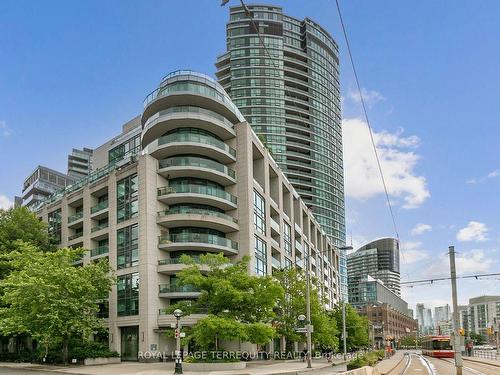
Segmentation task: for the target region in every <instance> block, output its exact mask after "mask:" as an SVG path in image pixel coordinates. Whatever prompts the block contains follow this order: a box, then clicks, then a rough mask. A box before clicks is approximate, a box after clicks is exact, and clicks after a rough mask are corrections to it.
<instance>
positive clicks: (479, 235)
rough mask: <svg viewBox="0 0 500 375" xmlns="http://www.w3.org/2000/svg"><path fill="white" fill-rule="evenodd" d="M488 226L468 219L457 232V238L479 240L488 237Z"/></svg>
mask: <svg viewBox="0 0 500 375" xmlns="http://www.w3.org/2000/svg"><path fill="white" fill-rule="evenodd" d="M488 230H489V229H488V227H487V226H486V224H484V223H480V222H478V221H469V224H467V226H466V227H464V228H462V229H460V230H459V231H458V233H457V240H459V241H462V242H465V241H475V242H481V241H486V240H487V239H488V237H487V234H488Z"/></svg>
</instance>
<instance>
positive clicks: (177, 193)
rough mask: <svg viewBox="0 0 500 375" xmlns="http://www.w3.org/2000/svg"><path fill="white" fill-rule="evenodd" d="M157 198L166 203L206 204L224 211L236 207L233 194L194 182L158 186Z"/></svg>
mask: <svg viewBox="0 0 500 375" xmlns="http://www.w3.org/2000/svg"><path fill="white" fill-rule="evenodd" d="M158 200H160V201H161V202H163V203H166V204H168V205H172V204H177V203H195V204H206V205H209V206H214V207H217V208H220V209H222V210H225V211H228V210H234V209H235V208H236V207H237V199H236V197H235V196H234V195H232V194H229V193H228V192H226V191H224V190H218V189H214V188H212V187H209V186H203V185H194V184H187V185H182V186H176V187H172V186H164V187H161V188H158Z"/></svg>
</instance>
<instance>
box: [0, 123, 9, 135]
mask: <svg viewBox="0 0 500 375" xmlns="http://www.w3.org/2000/svg"><path fill="white" fill-rule="evenodd" d="M11 134H12V130H11V129H10V128H9V127H8V126H7V122H6V121H4V120H0V135H2V136H4V137H8V136H9V135H11Z"/></svg>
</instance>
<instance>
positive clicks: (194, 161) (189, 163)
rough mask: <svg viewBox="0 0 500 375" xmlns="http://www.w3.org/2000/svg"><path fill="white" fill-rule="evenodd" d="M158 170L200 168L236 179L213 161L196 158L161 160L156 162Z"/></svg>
mask: <svg viewBox="0 0 500 375" xmlns="http://www.w3.org/2000/svg"><path fill="white" fill-rule="evenodd" d="M158 165H159V167H160V169H162V168H169V167H201V168H208V169H213V170H215V171H218V172H222V173H224V174H226V175H228V176H229V177H231V178H236V173H235V171H233V170H232V169H230V168H228V167H226V166H225V165H224V164H221V163H219V162H216V161H215V160H210V159H205V158H199V157H197V156H174V157H172V158H168V159H163V160H160V161H159V162H158Z"/></svg>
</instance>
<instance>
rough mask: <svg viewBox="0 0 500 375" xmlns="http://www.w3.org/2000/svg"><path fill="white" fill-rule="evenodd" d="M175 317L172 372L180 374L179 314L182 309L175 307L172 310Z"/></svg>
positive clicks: (180, 314)
mask: <svg viewBox="0 0 500 375" xmlns="http://www.w3.org/2000/svg"><path fill="white" fill-rule="evenodd" d="M174 316H175V319H176V325H175V370H174V374H182V358H181V324H180V321H181V316H182V310H180V309H176V310H175V311H174Z"/></svg>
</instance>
